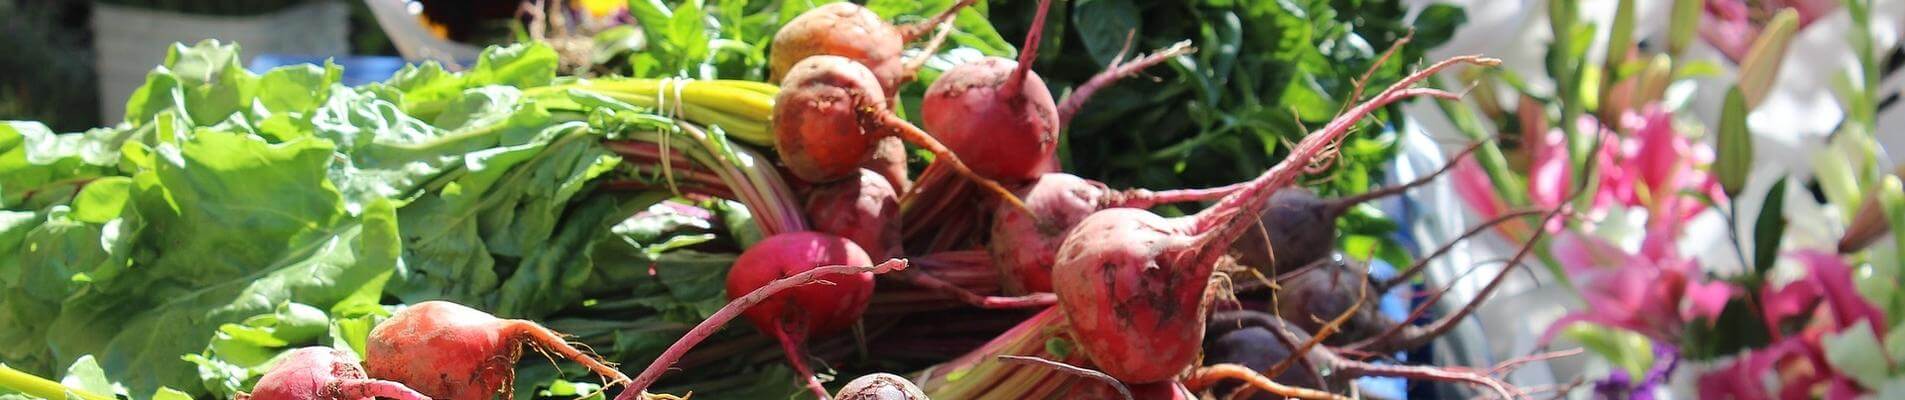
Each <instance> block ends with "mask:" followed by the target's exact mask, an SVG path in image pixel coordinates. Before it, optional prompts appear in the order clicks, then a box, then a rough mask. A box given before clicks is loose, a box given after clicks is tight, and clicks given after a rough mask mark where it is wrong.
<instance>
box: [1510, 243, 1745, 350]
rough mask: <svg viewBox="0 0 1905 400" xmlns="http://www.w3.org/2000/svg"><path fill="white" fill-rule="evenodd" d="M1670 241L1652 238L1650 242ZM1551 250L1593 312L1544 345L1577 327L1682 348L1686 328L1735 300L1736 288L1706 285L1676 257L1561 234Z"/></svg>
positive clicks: (1568, 320) (1563, 322)
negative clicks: (1623, 332)
mask: <svg viewBox="0 0 1905 400" xmlns="http://www.w3.org/2000/svg"><path fill="white" fill-rule="evenodd" d="M1670 239H1671V238H1668V237H1661V236H1657V235H1654V234H1651V233H1650V234H1649V235H1648V238H1647V241H1649V242H1656V241H1669V240H1670ZM1552 246H1553V247H1552V248H1551V249H1552V250H1553V252H1554V258H1555V260H1556V262H1559V263H1560V264H1561V266H1562V267H1563V268H1564V269H1565V270H1566V271H1567V274H1568V277H1569V278H1570V279H1572V280H1573V281H1574V282H1575V284H1576V289H1578V290H1579V291H1580V292H1581V297H1582V298H1583V299H1584V300H1585V301H1587V304H1588V307H1587V309H1586V310H1582V311H1578V312H1574V313H1571V314H1568V315H1566V316H1563V317H1561V319H1560V320H1557V321H1555V323H1554V324H1552V325H1549V327H1548V331H1547V332H1545V333H1543V334H1542V337H1541V342H1542V343H1547V341H1548V340H1549V339H1552V338H1553V337H1554V335H1556V334H1558V333H1560V331H1561V329H1562V328H1565V327H1567V326H1569V325H1572V324H1575V323H1592V324H1597V325H1601V326H1606V327H1612V328H1620V329H1625V330H1629V331H1633V332H1635V333H1639V334H1641V335H1644V336H1647V337H1648V338H1651V339H1654V340H1656V341H1662V342H1669V343H1671V342H1677V341H1678V340H1679V338H1680V334H1681V332H1682V330H1683V329H1684V328H1685V326H1686V324H1687V323H1689V322H1693V321H1695V320H1697V319H1700V318H1705V319H1706V320H1708V321H1713V320H1715V319H1717V318H1718V317H1719V315H1720V311H1721V309H1723V308H1724V307H1725V306H1726V302H1727V300H1728V299H1731V298H1732V297H1733V291H1734V288H1733V286H1732V285H1731V284H1728V283H1726V282H1703V281H1702V280H1703V279H1700V271H1699V267H1698V265H1697V264H1695V263H1694V262H1693V260H1689V259H1685V258H1681V257H1679V256H1677V255H1675V254H1673V252H1671V251H1667V252H1662V253H1660V254H1658V255H1650V254H1645V253H1642V254H1632V253H1628V252H1627V251H1624V250H1622V249H1620V248H1619V247H1617V246H1614V245H1613V244H1611V243H1608V242H1606V241H1603V240H1601V239H1599V238H1595V237H1590V236H1585V235H1581V234H1577V233H1574V232H1572V231H1562V232H1558V233H1556V234H1555V237H1554V243H1553V245H1552Z"/></svg>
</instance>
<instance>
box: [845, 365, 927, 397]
mask: <svg viewBox="0 0 1905 400" xmlns="http://www.w3.org/2000/svg"><path fill="white" fill-rule="evenodd" d="M833 398H834V399H836V400H930V399H929V398H927V397H926V393H922V392H920V391H919V386H914V385H913V381H909V380H906V378H901V377H900V376H899V375H893V374H889V373H884V372H882V373H877V374H868V375H865V376H861V377H859V378H854V380H852V381H849V382H847V385H846V386H842V387H840V392H839V393H837V394H834V396H833Z"/></svg>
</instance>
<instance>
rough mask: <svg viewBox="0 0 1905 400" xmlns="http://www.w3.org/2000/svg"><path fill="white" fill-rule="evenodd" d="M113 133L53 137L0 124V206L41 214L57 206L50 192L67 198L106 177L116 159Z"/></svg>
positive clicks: (27, 126)
mask: <svg viewBox="0 0 1905 400" xmlns="http://www.w3.org/2000/svg"><path fill="white" fill-rule="evenodd" d="M114 133H116V132H111V131H105V130H101V131H96V132H88V133H83V134H82V133H72V134H54V133H53V132H52V131H50V130H48V129H47V128H46V125H42V124H40V123H38V122H18V121H0V206H5V207H7V208H40V207H42V206H44V205H46V204H45V203H47V202H57V201H58V200H59V199H58V197H59V196H53V195H49V194H47V193H49V192H57V191H60V190H61V189H64V190H66V191H67V192H68V193H71V191H72V190H73V189H74V186H77V185H80V184H83V183H85V182H86V181H87V180H89V179H93V178H96V177H99V176H103V175H107V174H110V173H111V172H112V169H113V166H114V164H115V163H117V162H118V159H119V154H118V151H117V150H118V149H117V148H116V147H117V145H116V144H114V143H111V141H110V140H109V139H111V136H113V134H114ZM36 193H37V194H36ZM29 194H33V196H31V197H33V198H31V199H30V198H29V196H28V195H29ZM28 200H34V201H33V202H32V203H31V204H23V203H25V202H26V201H28Z"/></svg>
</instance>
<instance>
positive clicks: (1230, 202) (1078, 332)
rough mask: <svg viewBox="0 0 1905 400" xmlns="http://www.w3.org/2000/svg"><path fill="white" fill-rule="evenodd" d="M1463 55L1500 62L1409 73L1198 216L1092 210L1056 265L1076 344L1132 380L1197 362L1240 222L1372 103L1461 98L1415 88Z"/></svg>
mask: <svg viewBox="0 0 1905 400" xmlns="http://www.w3.org/2000/svg"><path fill="white" fill-rule="evenodd" d="M1458 63H1472V64H1480V65H1494V64H1497V63H1499V61H1496V60H1494V59H1487V58H1481V57H1478V56H1465V57H1457V58H1454V59H1450V60H1446V61H1443V62H1440V63H1437V64H1435V65H1432V66H1430V67H1429V68H1427V69H1425V70H1423V71H1419V72H1417V73H1415V74H1412V75H1410V76H1408V77H1405V78H1403V79H1402V80H1400V81H1399V82H1397V83H1396V84H1395V85H1393V86H1391V87H1390V88H1388V89H1387V90H1384V91H1383V92H1382V93H1379V94H1377V95H1376V96H1375V97H1374V98H1373V99H1371V100H1369V101H1367V102H1365V103H1362V104H1359V105H1357V106H1356V107H1353V108H1351V109H1350V110H1349V111H1348V112H1346V113H1345V114H1344V115H1342V116H1339V117H1337V118H1336V119H1335V120H1332V121H1330V123H1329V124H1328V125H1326V126H1324V127H1323V129H1322V130H1320V131H1318V132H1317V133H1314V134H1311V135H1309V136H1308V137H1305V138H1304V139H1303V141H1302V142H1301V143H1299V144H1297V146H1296V147H1295V148H1294V149H1293V150H1292V151H1291V152H1290V154H1289V157H1288V158H1286V159H1284V160H1283V162H1281V163H1278V164H1277V165H1276V166H1275V167H1272V168H1271V169H1270V170H1269V171H1266V172H1264V173H1263V175H1261V176H1259V177H1257V178H1256V179H1255V180H1252V181H1251V182H1250V183H1249V184H1248V186H1246V187H1244V188H1243V189H1240V190H1238V191H1237V192H1234V193H1231V194H1230V195H1228V196H1225V197H1224V198H1223V199H1222V200H1221V201H1219V202H1218V203H1217V204H1216V205H1213V206H1211V207H1210V208H1208V209H1205V210H1203V211H1201V212H1199V213H1198V214H1195V215H1191V216H1188V217H1180V218H1164V217H1160V216H1158V215H1157V214H1152V213H1150V212H1147V211H1143V210H1136V209H1129V208H1114V209H1108V210H1103V211H1098V212H1096V213H1093V214H1091V215H1090V216H1088V217H1085V219H1084V220H1083V221H1081V222H1079V224H1078V226H1076V227H1074V228H1072V232H1071V234H1070V235H1068V236H1067V237H1066V238H1065V241H1064V243H1063V244H1062V245H1061V246H1060V247H1059V251H1058V258H1057V262H1056V264H1055V266H1054V268H1053V271H1052V279H1053V285H1054V289H1056V290H1055V293H1056V294H1057V295H1058V299H1059V302H1058V304H1059V307H1060V308H1061V309H1063V310H1064V313H1065V316H1066V318H1067V320H1069V321H1070V322H1071V325H1072V331H1073V332H1074V334H1075V336H1076V337H1077V339H1078V344H1079V348H1080V349H1081V350H1083V352H1084V353H1085V354H1086V355H1087V356H1088V357H1089V358H1090V359H1091V361H1092V364H1093V365H1096V366H1098V368H1099V370H1101V371H1104V372H1105V373H1106V374H1110V375H1111V376H1112V377H1116V378H1118V380H1120V381H1124V382H1128V383H1151V382H1159V381H1163V380H1167V379H1171V378H1172V377H1175V376H1177V375H1179V374H1181V373H1183V372H1184V371H1185V370H1186V369H1188V368H1190V367H1191V366H1192V365H1193V364H1194V363H1195V361H1196V359H1197V356H1198V354H1199V351H1198V350H1199V349H1198V348H1199V345H1200V344H1201V342H1202V341H1203V338H1204V320H1203V318H1204V310H1205V309H1206V308H1207V306H1208V304H1209V301H1208V299H1209V297H1210V296H1206V294H1205V292H1206V289H1207V288H1208V286H1209V285H1210V283H1211V281H1210V276H1211V272H1212V271H1213V269H1214V268H1215V266H1216V264H1217V262H1218V259H1219V258H1221V257H1222V256H1224V255H1225V250H1226V249H1227V248H1228V247H1229V246H1230V244H1231V243H1233V242H1235V241H1236V239H1237V238H1238V237H1240V236H1242V235H1243V234H1244V232H1245V231H1246V229H1247V228H1248V227H1250V226H1252V224H1249V223H1240V222H1239V221H1249V222H1255V218H1254V216H1255V215H1257V214H1258V209H1259V208H1261V207H1262V205H1263V204H1264V203H1265V202H1267V201H1268V200H1269V197H1270V195H1272V194H1274V193H1276V191H1277V190H1278V189H1281V188H1284V187H1288V186H1289V185H1290V184H1291V183H1293V182H1294V181H1295V179H1296V178H1297V176H1299V175H1301V174H1303V173H1304V172H1306V171H1307V170H1309V169H1310V168H1311V166H1312V163H1313V162H1315V161H1318V160H1320V157H1321V156H1322V155H1323V154H1324V152H1325V151H1327V150H1329V149H1332V148H1334V146H1335V144H1336V143H1337V142H1338V141H1339V140H1341V139H1342V138H1343V137H1344V136H1345V135H1347V134H1348V133H1349V131H1350V128H1351V127H1353V126H1355V125H1356V124H1358V123H1359V122H1360V120H1361V118H1362V117H1363V116H1366V115H1368V114H1369V113H1370V112H1371V111H1372V110H1374V109H1376V108H1378V107H1383V106H1386V105H1388V104H1390V103H1393V102H1395V101H1397V100H1401V99H1403V98H1407V97H1411V96H1423V95H1426V96H1434V97H1440V98H1447V99H1453V98H1459V96H1457V95H1455V94H1453V93H1448V92H1444V91H1440V90H1433V89H1411V88H1409V86H1410V85H1413V84H1414V83H1416V82H1418V81H1420V80H1422V79H1425V78H1427V77H1428V76H1429V75H1430V74H1433V73H1435V72H1437V71H1440V70H1442V69H1444V68H1447V67H1448V66H1451V65H1454V64H1458ZM1240 215H1242V216H1252V218H1240V217H1239V216H1240Z"/></svg>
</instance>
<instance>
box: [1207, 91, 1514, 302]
mask: <svg viewBox="0 0 1905 400" xmlns="http://www.w3.org/2000/svg"><path fill="white" fill-rule="evenodd" d="M1462 63H1468V64H1476V65H1483V66H1493V65H1497V64H1500V63H1501V61H1500V60H1496V59H1493V58H1484V57H1481V56H1473V55H1471V56H1460V57H1455V58H1451V59H1447V60H1443V61H1442V62H1438V63H1435V64H1434V65H1430V66H1429V67H1428V68H1425V69H1423V70H1420V71H1416V73H1414V74H1410V75H1409V76H1407V77H1403V78H1402V80H1400V81H1397V82H1396V83H1395V84H1394V85H1390V86H1389V88H1388V89H1385V90H1383V91H1382V93H1379V94H1377V95H1376V97H1375V98H1372V99H1370V100H1369V101H1367V102H1364V103H1362V104H1358V105H1357V106H1356V107H1353V108H1350V110H1349V111H1348V112H1346V113H1344V114H1343V115H1341V116H1338V117H1336V119H1334V120H1331V121H1330V123H1329V124H1328V125H1324V126H1323V129H1322V130H1319V131H1317V132H1316V133H1313V134H1310V135H1309V136H1306V137H1304V138H1303V141H1302V142H1300V143H1298V144H1297V145H1296V148H1295V149H1292V150H1291V151H1290V154H1289V156H1288V157H1286V158H1284V159H1283V162H1280V163H1277V165H1276V166H1274V167H1271V168H1270V170H1269V171H1265V172H1264V173H1263V175H1260V176H1258V177H1257V178H1256V179H1255V180H1252V181H1251V182H1250V184H1249V187H1246V188H1244V189H1243V190H1239V191H1238V192H1237V193H1231V194H1230V195H1229V196H1225V197H1224V198H1223V200H1221V201H1219V202H1218V203H1217V204H1216V205H1214V206H1211V207H1210V208H1208V209H1205V210H1204V211H1201V212H1199V213H1198V214H1197V215H1196V218H1197V219H1196V225H1195V226H1194V227H1193V229H1195V231H1194V232H1195V233H1197V234H1199V235H1203V236H1204V238H1203V240H1206V241H1208V243H1207V244H1206V245H1204V246H1202V248H1203V249H1204V250H1203V251H1202V254H1200V255H1199V256H1198V257H1197V259H1196V260H1195V262H1196V264H1194V265H1196V266H1197V267H1198V268H1201V269H1208V268H1211V267H1212V266H1215V265H1216V264H1217V258H1218V257H1221V256H1222V255H1223V254H1224V253H1225V251H1226V250H1227V249H1229V248H1230V245H1229V244H1230V243H1231V242H1235V241H1236V240H1237V238H1238V237H1241V236H1243V234H1244V233H1245V232H1248V231H1249V228H1250V227H1251V226H1252V225H1251V224H1247V223H1238V221H1254V220H1255V218H1238V216H1240V215H1251V216H1255V215H1257V214H1258V213H1259V212H1260V211H1261V208H1263V205H1264V203H1267V202H1268V201H1269V198H1270V195H1272V194H1275V193H1276V191H1277V190H1278V189H1281V188H1283V187H1286V186H1289V185H1290V184H1291V183H1292V182H1294V181H1295V180H1296V178H1297V176H1299V175H1301V174H1303V172H1304V171H1305V170H1307V169H1308V167H1309V166H1310V164H1311V163H1312V162H1314V161H1316V160H1317V159H1318V158H1319V157H1320V156H1322V155H1323V153H1324V152H1325V151H1328V150H1330V149H1331V148H1333V147H1334V146H1335V145H1336V143H1337V142H1339V141H1341V140H1342V138H1343V137H1344V136H1347V135H1348V134H1349V131H1350V128H1352V127H1355V126H1356V124H1358V123H1360V122H1361V121H1362V118H1363V117H1364V116H1367V115H1369V114H1370V113H1371V112H1374V111H1375V110H1376V109H1378V108H1381V107H1385V106H1388V105H1389V104H1390V103H1394V102H1396V101H1398V100H1402V99H1405V98H1409V97H1414V96H1431V97H1438V98H1444V99H1458V98H1460V97H1461V96H1460V95H1457V94H1454V93H1449V92H1446V91H1442V90H1437V89H1427V88H1410V87H1409V86H1410V85H1414V84H1415V83H1416V82H1420V81H1422V80H1423V79H1427V78H1428V77H1429V76H1432V75H1434V74H1435V73H1436V72H1440V71H1441V70H1443V69H1446V68H1448V67H1450V66H1454V65H1455V64H1462ZM1193 272H1199V273H1202V272H1204V271H1193Z"/></svg>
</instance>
